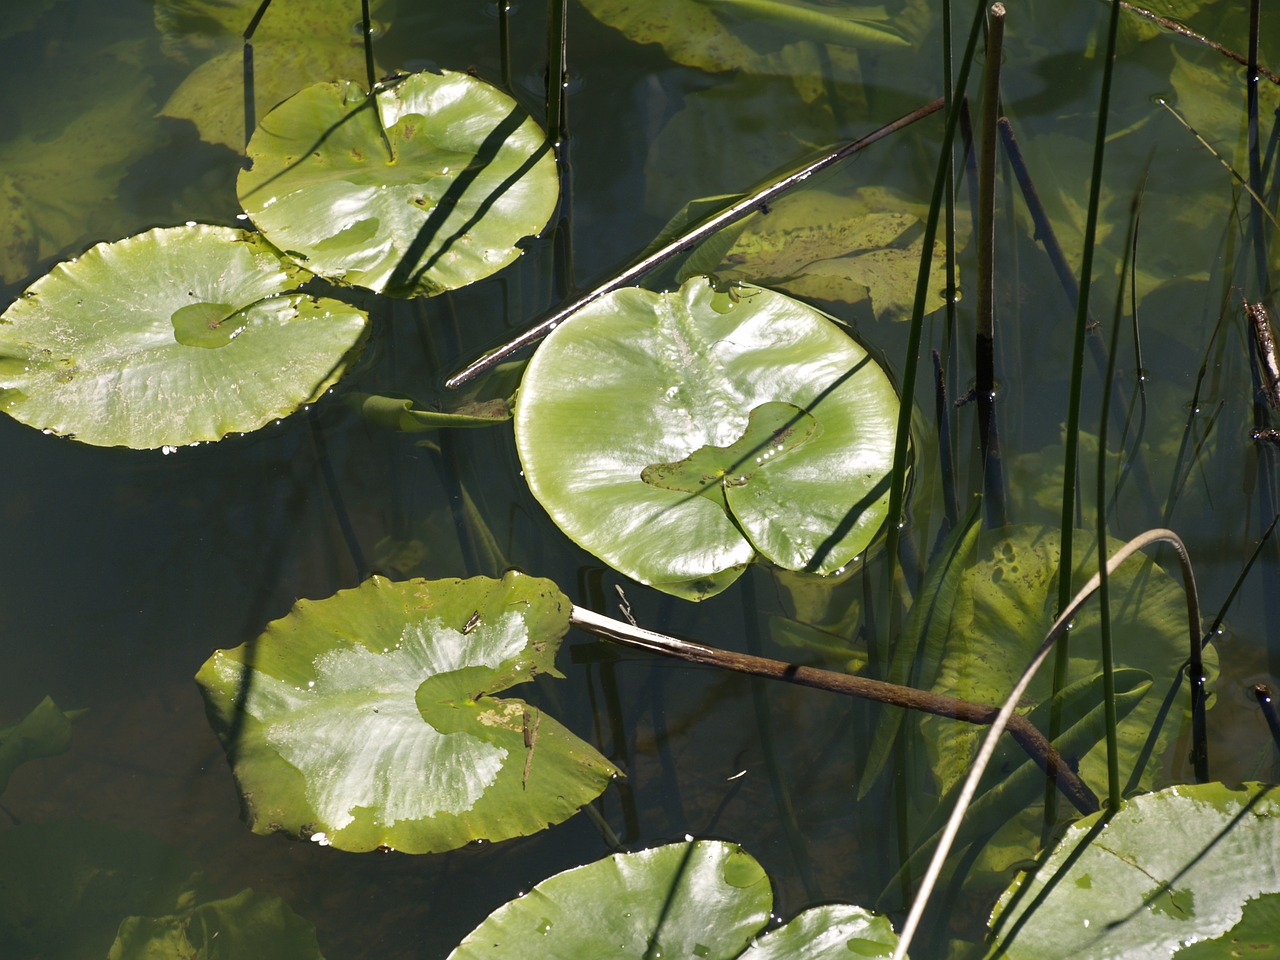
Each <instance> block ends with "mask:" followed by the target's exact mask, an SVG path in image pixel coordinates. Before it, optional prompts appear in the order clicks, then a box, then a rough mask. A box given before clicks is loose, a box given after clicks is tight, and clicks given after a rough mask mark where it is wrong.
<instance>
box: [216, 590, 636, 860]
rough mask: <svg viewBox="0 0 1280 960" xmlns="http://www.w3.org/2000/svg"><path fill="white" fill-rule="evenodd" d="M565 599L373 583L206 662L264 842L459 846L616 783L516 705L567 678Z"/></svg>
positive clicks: (534, 713) (539, 821) (512, 830)
mask: <svg viewBox="0 0 1280 960" xmlns="http://www.w3.org/2000/svg"><path fill="white" fill-rule="evenodd" d="M569 610H570V604H569V601H568V600H567V599H566V598H565V597H564V596H563V595H562V594H561V593H560V592H559V591H558V590H557V589H556V588H555V586H554V584H552V583H550V582H549V581H546V580H536V579H533V578H531V577H525V576H522V575H520V574H515V573H511V574H508V575H507V576H506V577H504V578H503V579H502V580H500V581H498V580H488V579H484V578H475V579H472V580H466V581H462V580H439V581H424V580H411V581H406V582H404V583H392V582H391V581H388V580H384V579H382V578H381V577H373V578H372V579H370V580H368V581H366V582H365V583H364V584H362V585H361V586H359V587H357V588H355V589H352V590H343V591H340V592H339V593H337V594H336V595H334V596H333V597H330V598H328V599H327V600H321V601H308V600H302V601H299V602H298V604H297V605H296V606H295V607H294V609H293V612H292V613H290V614H289V615H288V616H287V617H285V618H284V619H283V620H277V621H276V622H274V623H272V624H271V625H270V626H268V628H267V630H266V632H265V633H264V634H263V635H262V636H261V637H260V638H259V639H258V640H257V641H255V642H254V643H252V644H246V645H244V646H241V647H237V648H236V649H234V650H220V651H218V652H217V653H215V654H214V656H213V657H211V658H210V659H209V660H208V661H207V662H206V663H205V665H204V666H203V667H202V668H201V670H200V673H199V674H198V675H197V678H196V679H197V681H198V682H199V683H200V686H201V688H202V689H203V691H204V693H205V697H206V701H207V703H208V707H209V712H210V717H211V720H212V722H213V724H214V727H215V729H216V730H217V733H218V735H219V737H220V738H221V739H222V741H223V744H224V746H225V747H226V748H227V752H228V755H229V756H230V758H231V760H232V765H233V768H234V771H235V775H236V779H237V780H238V782H239V785H240V791H241V795H242V796H243V798H244V802H245V806H246V809H247V811H248V815H249V820H250V825H251V827H252V828H253V830H254V831H255V832H257V833H271V832H277V831H282V832H285V833H289V834H293V835H295V836H301V837H309V838H310V839H311V840H313V841H315V842H317V843H324V844H330V843H331V844H332V845H333V846H335V847H338V848H340V849H343V850H357V851H363V850H372V849H374V848H377V847H383V848H393V849H397V850H402V851H406V852H409V853H426V852H430V851H438V850H450V849H453V848H454V847H459V846H462V845H463V844H464V843H467V842H469V841H471V840H475V839H485V840H505V839H508V838H510V837H516V836H522V835H524V834H528V833H533V832H535V831H537V830H541V829H542V828H543V827H545V826H547V825H548V824H551V823H558V822H560V821H561V820H564V819H566V818H568V817H569V816H571V815H572V814H573V813H575V812H576V811H577V810H578V808H579V807H581V806H582V805H583V804H584V803H586V802H588V801H589V800H591V799H593V798H594V797H595V796H596V795H597V794H599V793H600V791H601V790H603V789H604V787H605V785H606V784H607V783H608V782H609V779H610V778H611V777H612V776H613V775H614V774H615V773H616V772H617V771H616V769H615V768H614V767H613V765H612V764H611V763H609V762H608V761H607V760H605V759H604V758H603V757H602V756H600V755H599V754H598V753H597V752H596V751H595V750H593V749H592V748H591V747H590V746H589V745H587V744H586V743H583V742H582V741H581V740H579V739H578V738H577V737H575V736H573V734H571V733H570V732H569V731H567V730H566V729H565V728H564V727H562V726H561V725H560V724H559V723H557V722H556V721H555V720H554V719H552V718H551V717H549V716H547V715H546V714H545V713H544V712H543V711H542V710H540V709H538V708H536V707H532V706H529V705H527V704H525V703H524V702H522V701H520V700H505V699H498V698H497V697H496V696H494V695H495V694H497V693H499V692H501V691H502V690H505V689H506V688H508V687H510V686H512V685H514V684H517V683H524V682H526V681H528V680H530V679H532V678H533V677H534V676H535V675H536V674H540V673H546V674H550V675H552V676H559V674H558V673H557V672H556V670H555V666H554V659H555V652H556V649H557V647H558V645H559V641H560V637H561V636H562V635H563V634H564V632H565V631H566V630H567V629H568V617H569Z"/></svg>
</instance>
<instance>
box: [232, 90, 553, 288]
mask: <svg viewBox="0 0 1280 960" xmlns="http://www.w3.org/2000/svg"><path fill="white" fill-rule="evenodd" d="M248 153H249V158H250V160H251V161H252V169H249V170H245V171H243V172H242V173H241V174H240V179H239V181H238V183H237V192H238V194H239V196H240V202H241V204H242V205H243V206H244V209H245V211H246V212H247V213H248V214H249V216H250V217H251V218H252V219H253V222H254V223H255V224H256V225H257V226H258V228H259V229H261V230H262V232H263V233H264V234H266V236H267V237H268V238H269V239H270V240H271V242H272V243H274V244H275V245H276V246H278V247H279V248H280V249H282V250H285V251H287V252H288V253H289V254H290V255H291V256H295V257H297V258H298V259H299V260H301V261H302V262H304V263H305V264H306V266H307V269H309V270H312V271H314V272H315V273H319V274H322V275H324V276H326V277H332V278H334V279H337V280H342V281H345V282H347V283H353V284H358V285H359V286H363V287H369V288H370V289H373V290H377V291H380V292H385V293H389V294H393V295H396V296H422V295H425V296H430V295H432V294H436V293H441V292H442V291H445V290H453V289H455V288H457V287H462V286H465V285H466V284H468V283H472V282H474V281H476V280H480V279H482V278H484V277H487V276H489V275H490V274H492V273H494V272H496V271H498V270H500V269H501V268H502V267H504V266H506V265H507V264H508V263H511V261H513V260H515V259H516V257H518V256H519V255H520V248H519V247H518V246H517V245H516V243H517V241H518V240H520V239H521V238H523V237H526V236H528V235H530V234H536V233H537V232H538V231H539V230H541V229H542V228H543V226H545V225H546V222H547V221H548V220H549V219H550V217H551V213H552V211H553V210H554V209H555V205H556V198H557V196H558V192H559V180H558V176H557V173H556V164H555V157H554V155H553V154H552V151H551V146H550V144H549V143H548V142H547V139H546V137H545V135H544V134H543V132H542V130H541V128H539V127H538V125H537V124H536V123H535V122H534V121H533V120H532V119H531V118H530V117H529V116H528V114H526V113H525V112H524V111H523V110H522V109H521V108H520V107H519V106H518V105H517V104H516V102H515V101H514V100H512V99H511V98H510V97H509V96H507V95H506V94H505V93H503V92H502V91H500V90H498V89H496V88H495V87H492V86H490V85H489V84H487V83H485V82H484V81H482V80H477V79H475V78H474V77H470V76H468V75H467V74H464V73H449V72H445V73H443V74H441V75H437V74H433V73H416V74H413V75H411V76H408V77H402V78H398V79H396V80H394V81H392V82H391V83H389V84H386V85H380V86H379V88H378V90H377V92H376V95H375V96H374V97H372V98H371V97H369V95H368V94H367V93H366V92H365V91H364V89H363V88H362V87H360V86H359V85H358V84H355V83H348V82H343V83H320V84H315V85H314V86H310V87H307V88H306V89H305V90H303V91H301V92H300V93H298V94H296V95H295V96H293V97H291V98H290V99H288V100H286V101H285V102H284V103H282V104H281V105H280V106H279V107H277V108H276V109H275V110H273V111H271V113H270V114H268V115H267V116H266V117H265V118H264V119H263V120H262V122H261V123H260V124H259V125H258V129H257V130H256V131H255V132H254V134H253V137H252V139H251V140H250V142H249V148H248Z"/></svg>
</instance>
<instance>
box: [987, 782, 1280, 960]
mask: <svg viewBox="0 0 1280 960" xmlns="http://www.w3.org/2000/svg"><path fill="white" fill-rule="evenodd" d="M1276 794H1277V788H1276V787H1275V786H1272V785H1266V784H1258V783H1250V784H1245V785H1244V786H1243V787H1241V788H1239V789H1231V788H1228V787H1226V786H1224V785H1223V784H1220V783H1206V784H1196V785H1190V786H1178V787H1170V788H1169V789H1167V790H1162V791H1160V792H1159V793H1152V794H1146V795H1143V796H1139V797H1135V798H1134V799H1132V800H1128V801H1126V802H1125V803H1124V804H1123V805H1122V806H1121V808H1120V810H1119V812H1118V813H1116V814H1115V815H1114V816H1113V817H1110V818H1109V819H1107V818H1106V814H1105V813H1101V814H1095V815H1094V816H1092V817H1086V818H1085V819H1084V820H1081V821H1080V822H1079V823H1077V824H1075V825H1073V826H1072V827H1071V828H1070V830H1068V831H1067V833H1066V835H1065V836H1064V837H1063V839H1062V841H1061V842H1060V843H1059V844H1058V846H1057V847H1056V848H1054V850H1053V852H1052V853H1051V854H1049V856H1048V857H1047V858H1046V859H1045V860H1044V862H1043V863H1041V864H1040V865H1039V866H1038V867H1037V869H1036V870H1035V871H1034V872H1032V873H1029V874H1024V875H1023V876H1022V877H1020V878H1019V879H1018V880H1017V882H1015V883H1014V884H1013V885H1012V886H1011V887H1010V888H1009V889H1008V890H1007V891H1005V894H1004V896H1003V897H1001V900H1000V904H999V906H997V908H996V911H995V915H994V917H993V919H992V930H993V932H994V934H995V937H996V942H997V945H998V950H997V954H998V955H999V956H1002V957H1008V958H1010V960H1018V958H1023V957H1027V958H1030V957H1034V958H1036V960H1051V958H1055V957H1104V956H1105V957H1116V958H1133V960H1138V958H1147V957H1172V956H1179V957H1181V956H1182V955H1183V953H1184V952H1185V953H1186V954H1187V955H1188V956H1197V957H1205V956H1215V957H1234V956H1265V955H1269V954H1270V953H1271V952H1272V950H1273V949H1274V948H1272V950H1269V949H1267V947H1268V945H1270V944H1274V942H1275V937H1274V933H1275V928H1274V927H1272V928H1271V930H1270V931H1269V934H1268V935H1267V936H1265V937H1264V938H1263V939H1262V941H1261V942H1259V941H1257V940H1254V939H1253V938H1251V937H1250V938H1247V939H1246V940H1245V942H1244V943H1242V944H1237V943H1233V942H1232V941H1233V939H1235V938H1234V937H1233V936H1231V935H1229V934H1230V932H1231V931H1233V930H1234V929H1236V928H1237V927H1238V926H1239V925H1241V924H1242V922H1243V923H1245V924H1249V926H1248V927H1245V928H1244V929H1245V930H1250V929H1251V930H1252V931H1253V932H1255V933H1256V932H1258V930H1259V928H1258V924H1257V920H1256V917H1253V914H1255V913H1256V912H1259V911H1261V912H1262V914H1263V915H1264V916H1265V914H1266V913H1267V912H1269V911H1271V910H1273V909H1274V904H1275V901H1276V897H1277V894H1280V866H1278V861H1277V859H1276V857H1275V855H1274V854H1275V851H1276V850H1277V849H1280V798H1278V797H1277V795H1276ZM1212 940H1218V943H1217V944H1210V943H1207V942H1205V941H1212ZM1213 946H1216V947H1217V949H1216V950H1214V949H1212V947H1213ZM1259 951H1261V952H1259Z"/></svg>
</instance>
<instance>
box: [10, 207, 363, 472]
mask: <svg viewBox="0 0 1280 960" xmlns="http://www.w3.org/2000/svg"><path fill="white" fill-rule="evenodd" d="M305 278H306V274H305V273H304V272H303V271H301V270H299V269H298V268H297V267H295V266H293V265H291V264H289V263H288V262H287V261H285V260H282V259H281V257H280V254H279V253H278V252H277V251H276V250H274V249H273V248H272V247H271V246H270V245H269V244H267V243H265V242H264V241H263V240H262V239H261V238H260V237H258V236H256V235H254V234H250V233H246V232H245V231H243V230H232V229H230V228H226V227H211V226H189V227H171V228H166V229H159V230H151V231H149V232H147V233H143V234H139V235H138V236H135V237H129V238H128V239H126V240H121V241H119V242H117V243H103V244H99V245H98V246H96V247H94V248H93V249H92V250H90V251H89V252H88V253H86V254H85V255H84V256H82V257H80V258H79V259H78V260H72V261H69V262H67V263H62V264H59V265H58V266H57V267H55V268H54V269H53V270H52V271H51V272H50V273H48V274H47V275H45V276H44V277H42V278H41V279H40V280H37V281H36V282H35V283H34V284H32V286H31V287H30V288H29V289H28V290H27V291H26V293H24V294H23V295H22V297H20V298H19V299H18V300H17V301H16V302H15V303H14V304H13V305H12V306H10V307H9V309H8V310H6V311H5V312H4V315H3V316H0V410H4V411H5V412H6V413H8V414H9V415H10V416H12V417H14V418H15V419H17V420H20V421H22V422H23V423H25V424H28V425H29V426H32V427H37V428H40V429H42V430H44V431H45V432H46V433H58V434H65V435H68V436H73V437H75V439H77V440H80V441H83V442H84V443H92V444H97V445H100V446H126V447H137V448H143V449H146V448H153V447H165V446H180V445H184V444H189V443H194V442H197V441H201V440H217V439H219V438H221V437H224V436H226V435H227V434H228V433H233V432H240V433H244V432H248V431H250V430H256V429H257V428H258V427H261V426H263V425H265V424H267V423H270V422H271V421H272V420H275V419H277V418H279V417H283V416H287V415H288V414H290V413H292V412H293V411H294V410H296V409H297V408H298V407H300V406H302V405H303V404H305V403H308V402H309V401H311V400H314V399H316V398H317V397H319V396H320V395H321V394H322V393H323V392H324V391H325V390H327V389H328V388H329V387H330V386H331V385H332V384H334V383H335V382H337V380H338V378H339V377H340V376H341V375H342V373H343V372H344V371H345V370H346V368H347V366H348V364H349V363H350V362H351V360H352V359H353V358H354V357H355V355H356V354H357V353H358V348H359V346H360V345H361V344H362V343H363V340H364V335H365V331H366V329H367V324H368V317H367V315H366V314H365V313H364V312H363V311H361V310H359V309H357V308H355V307H353V306H350V305H349V304H345V303H341V302H339V301H337V300H329V299H320V298H317V297H313V296H310V295H308V294H303V293H299V292H297V290H298V286H299V283H300V282H302V280H304V279H305Z"/></svg>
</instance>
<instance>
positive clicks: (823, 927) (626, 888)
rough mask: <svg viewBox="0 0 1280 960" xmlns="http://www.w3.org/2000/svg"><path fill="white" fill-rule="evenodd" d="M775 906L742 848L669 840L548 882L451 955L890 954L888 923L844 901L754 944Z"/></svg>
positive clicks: (794, 958) (718, 957)
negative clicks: (657, 845)
mask: <svg viewBox="0 0 1280 960" xmlns="http://www.w3.org/2000/svg"><path fill="white" fill-rule="evenodd" d="M772 906H773V892H772V890H771V889H770V886H769V878H768V877H767V876H766V875H765V872H764V868H763V867H761V866H760V864H759V863H758V862H756V860H755V859H754V858H753V857H752V856H751V855H750V854H749V853H747V852H746V851H745V850H743V849H742V848H741V847H740V846H738V845H737V844H734V843H723V842H721V841H718V840H695V841H687V842H684V843H672V844H668V845H666V846H662V847H653V848H651V849H648V850H639V851H636V852H634V853H618V854H614V855H613V856H611V857H606V858H605V859H603V860H597V861H596V862H594V863H588V864H586V865H585V866H581V867H575V868H574V869H572V870H566V871H565V872H564V873H561V874H557V875H556V876H554V877H550V878H548V879H546V880H543V881H542V882H541V883H539V884H538V885H537V886H535V887H534V888H533V889H532V890H530V891H529V892H528V894H526V895H524V896H521V897H519V898H518V899H515V900H512V901H510V902H509V903H506V904H503V905H502V906H501V907H499V908H498V909H497V910H495V911H494V912H493V913H491V914H490V915H489V917H488V918H487V919H486V920H485V921H484V922H483V923H481V924H480V926H479V927H477V928H476V929H475V930H474V931H472V933H470V934H469V935H468V936H467V937H466V939H464V940H463V941H462V943H461V944H460V945H459V946H458V948H457V949H456V950H454V951H453V953H451V954H450V955H449V960H508V958H517V957H518V958H525V957H530V956H538V957H557V958H563V960H595V958H599V957H690V958H696V960H733V958H737V957H740V958H742V960H783V958H788V960H820V958H826V957H835V956H839V957H847V956H858V957H888V956H890V955H891V954H892V953H893V947H894V944H895V943H896V937H895V935H894V933H893V928H892V927H891V926H890V924H889V921H888V920H886V919H884V918H883V917H877V916H875V915H874V914H871V913H869V912H868V911H866V910H863V909H862V908H860V907H854V906H849V905H847V904H831V905H829V906H825V907H816V908H814V909H812V910H807V911H805V912H804V913H802V914H800V915H799V916H798V917H796V918H795V919H794V920H792V921H791V922H790V923H788V924H787V925H786V926H784V927H781V928H778V929H775V930H772V931H770V932H769V933H766V934H764V935H763V936H761V937H760V938H759V939H758V940H755V941H754V942H752V938H753V937H755V936H757V935H758V934H759V933H760V932H761V931H763V930H764V928H765V926H766V925H767V924H768V923H769V921H770V919H771V918H770V914H769V911H770V909H771V908H772Z"/></svg>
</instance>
